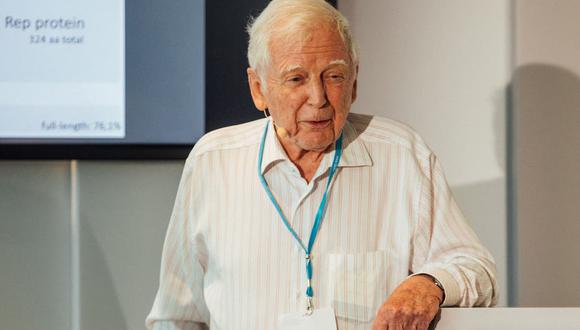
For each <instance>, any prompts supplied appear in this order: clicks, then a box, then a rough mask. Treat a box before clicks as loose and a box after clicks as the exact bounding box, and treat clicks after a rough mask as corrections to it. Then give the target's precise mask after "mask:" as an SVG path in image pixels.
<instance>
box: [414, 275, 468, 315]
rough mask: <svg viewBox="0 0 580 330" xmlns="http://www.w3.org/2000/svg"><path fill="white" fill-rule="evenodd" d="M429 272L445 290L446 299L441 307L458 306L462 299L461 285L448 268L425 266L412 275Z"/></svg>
mask: <svg viewBox="0 0 580 330" xmlns="http://www.w3.org/2000/svg"><path fill="white" fill-rule="evenodd" d="M419 274H427V275H430V276H433V277H434V278H436V279H437V281H439V283H441V286H442V287H443V291H444V292H445V300H444V301H443V303H442V304H441V307H449V306H458V305H459V302H460V300H461V293H460V290H459V285H458V284H457V281H456V280H455V278H453V275H451V273H449V272H448V271H446V270H443V269H441V268H424V269H421V270H420V271H419V272H417V273H415V274H413V275H411V276H414V275H419Z"/></svg>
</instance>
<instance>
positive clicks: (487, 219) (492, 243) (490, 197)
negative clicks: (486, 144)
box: [452, 90, 511, 306]
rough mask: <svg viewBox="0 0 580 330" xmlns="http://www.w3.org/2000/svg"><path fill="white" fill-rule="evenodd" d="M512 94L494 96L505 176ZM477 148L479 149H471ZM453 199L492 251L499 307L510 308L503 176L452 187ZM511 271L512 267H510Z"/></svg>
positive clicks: (501, 167) (498, 149)
mask: <svg viewBox="0 0 580 330" xmlns="http://www.w3.org/2000/svg"><path fill="white" fill-rule="evenodd" d="M508 96H509V90H501V91H498V92H497V93H495V95H493V103H494V107H493V111H494V114H493V127H492V130H493V133H494V134H493V136H494V137H495V141H494V147H495V148H494V150H495V160H496V161H497V165H498V168H499V170H500V173H506V153H505V150H506V148H505V146H506V132H507V127H506V126H507V125H508V121H506V120H505V119H506V114H508V111H509V105H508V106H507V107H506V100H508ZM470 147H471V148H477V145H474V146H470ZM452 189H453V192H454V197H455V198H456V199H457V202H458V204H459V206H460V208H461V210H462V211H463V213H464V214H465V217H466V219H467V221H468V222H469V223H470V225H471V226H472V227H473V228H474V230H475V231H476V232H477V233H478V236H479V237H480V239H482V241H483V244H484V245H485V246H486V247H487V248H488V249H490V252H491V254H492V255H493V256H494V258H495V261H496V264H497V267H498V279H497V280H498V284H499V287H500V290H501V291H502V293H501V294H500V301H499V303H498V305H499V306H506V305H507V304H508V297H507V294H511V293H508V288H507V286H508V279H507V278H505V277H506V273H508V271H507V270H504V269H503V267H505V265H507V264H508V259H507V251H505V244H504V242H505V240H506V239H507V238H506V237H498V235H497V231H496V230H497V228H503V227H505V221H506V220H505V219H506V212H505V211H506V195H505V194H504V192H505V191H506V176H505V175H500V176H499V177H497V178H494V179H490V180H485V181H480V182H477V183H473V184H466V185H458V186H453V187H452ZM508 269H509V267H508Z"/></svg>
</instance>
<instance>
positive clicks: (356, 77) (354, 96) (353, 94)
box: [350, 64, 358, 104]
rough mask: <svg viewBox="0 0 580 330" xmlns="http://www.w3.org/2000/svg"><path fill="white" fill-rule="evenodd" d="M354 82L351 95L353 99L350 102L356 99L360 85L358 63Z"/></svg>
mask: <svg viewBox="0 0 580 330" xmlns="http://www.w3.org/2000/svg"><path fill="white" fill-rule="evenodd" d="M354 70H355V71H354V83H353V84H352V95H351V99H350V103H351V104H352V103H354V101H356V96H357V86H358V64H357V65H356V68H355V69H354Z"/></svg>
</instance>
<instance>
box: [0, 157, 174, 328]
mask: <svg viewBox="0 0 580 330" xmlns="http://www.w3.org/2000/svg"><path fill="white" fill-rule="evenodd" d="M182 167H183V162H182V161H148V162H137V161H131V162H130V161H112V162H102V161H80V162H76V163H73V164H72V169H71V162H70V161H54V162H30V161H27V162H24V161H3V162H0V265H2V267H1V268H0V292H1V293H2V294H1V295H0V306H2V308H0V320H2V328H3V329H4V328H5V329H19V330H29V329H30V330H36V329H54V330H57V329H58V330H66V329H72V330H79V329H82V330H90V329H95V330H102V329H143V327H144V322H145V316H146V315H147V313H148V312H149V310H150V308H151V304H152V303H153V298H154V296H155V292H156V290H157V283H158V278H157V277H158V274H159V265H160V261H161V246H162V243H163V238H164V236H165V230H166V227H167V223H168V221H169V216H170V213H171V208H172V206H173V200H174V198H175V194H176V189H177V184H178V182H179V178H180V174H181V170H182ZM71 178H72V179H71ZM71 198H72V201H73V203H72V204H71ZM77 202H78V203H77ZM74 205H78V208H76V207H75V206H74Z"/></svg>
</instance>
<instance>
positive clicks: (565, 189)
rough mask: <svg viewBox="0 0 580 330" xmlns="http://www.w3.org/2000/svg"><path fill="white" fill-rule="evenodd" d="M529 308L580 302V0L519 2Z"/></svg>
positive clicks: (522, 252)
mask: <svg viewBox="0 0 580 330" xmlns="http://www.w3.org/2000/svg"><path fill="white" fill-rule="evenodd" d="M516 14H517V15H516V17H515V19H516V34H515V36H516V52H515V55H516V56H515V59H516V65H517V67H516V70H515V91H516V93H515V123H516V147H517V148H516V151H517V152H516V160H517V161H516V169H517V189H516V191H517V214H518V223H517V236H518V247H519V250H518V260H519V281H518V287H517V291H518V300H519V303H520V304H521V305H522V306H580V284H579V281H578V279H579V278H580V275H579V274H580V258H579V257H578V254H579V252H580V239H578V237H579V235H580V213H579V212H578V200H579V198H580V174H579V171H578V169H579V168H580V166H579V165H578V164H580V1H577V0H518V1H516Z"/></svg>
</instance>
